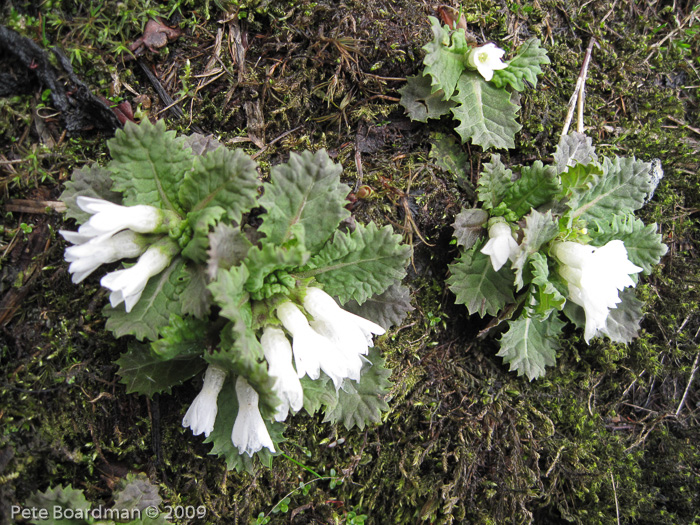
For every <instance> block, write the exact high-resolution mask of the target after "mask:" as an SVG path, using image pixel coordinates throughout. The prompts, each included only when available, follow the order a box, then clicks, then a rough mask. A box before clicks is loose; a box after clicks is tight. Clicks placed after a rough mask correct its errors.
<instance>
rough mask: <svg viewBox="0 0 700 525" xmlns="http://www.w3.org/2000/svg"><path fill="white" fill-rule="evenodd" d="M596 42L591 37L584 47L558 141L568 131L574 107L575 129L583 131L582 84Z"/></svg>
mask: <svg viewBox="0 0 700 525" xmlns="http://www.w3.org/2000/svg"><path fill="white" fill-rule="evenodd" d="M595 44H596V39H595V38H591V41H590V42H589V43H588V48H587V49H586V55H585V56H584V58H583V65H582V66H581V72H580V73H579V75H578V79H577V80H576V87H575V88H574V93H573V94H572V95H571V99H569V111H568V112H567V114H566V119H565V120H564V127H563V128H562V130H561V138H560V139H559V142H561V141H562V139H563V138H564V137H565V136H566V135H567V134H568V133H569V127H570V126H571V121H572V120H573V118H574V108H576V107H578V119H577V131H578V132H579V133H583V104H584V98H585V95H584V85H585V83H586V77H587V76H588V66H589V64H590V62H591V54H592V53H593V46H594V45H595Z"/></svg>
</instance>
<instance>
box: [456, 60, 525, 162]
mask: <svg viewBox="0 0 700 525" xmlns="http://www.w3.org/2000/svg"><path fill="white" fill-rule="evenodd" d="M457 90H458V93H457V94H456V95H454V97H453V100H454V101H455V102H458V103H459V105H458V106H457V107H455V108H452V110H451V111H452V113H453V114H454V116H455V118H456V119H457V120H459V122H460V124H459V126H457V128H456V131H457V133H459V136H460V137H462V142H467V141H468V140H471V141H472V143H474V144H478V145H479V146H481V147H482V148H484V150H487V149H489V148H505V149H507V148H514V147H515V134H516V133H517V132H518V131H520V129H521V128H522V126H521V125H520V124H519V123H518V121H517V120H516V116H517V113H518V111H519V110H520V107H519V106H517V105H516V104H513V103H512V102H511V101H510V93H508V92H507V91H506V90H504V89H500V88H497V87H495V86H493V85H492V84H491V83H490V82H485V81H484V80H483V78H481V76H480V75H479V74H477V73H474V72H465V73H464V74H462V76H461V77H459V82H458V83H457Z"/></svg>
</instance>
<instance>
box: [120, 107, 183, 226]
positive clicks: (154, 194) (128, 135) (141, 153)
mask: <svg viewBox="0 0 700 525" xmlns="http://www.w3.org/2000/svg"><path fill="white" fill-rule="evenodd" d="M108 145H109V151H110V152H111V154H112V162H110V164H109V166H108V168H109V171H111V172H112V180H114V187H113V189H114V190H117V191H121V192H123V193H124V204H125V205H127V206H133V205H135V204H148V205H150V206H155V207H157V208H163V209H166V210H171V211H174V212H176V213H178V214H180V215H183V209H182V205H181V203H180V202H179V199H178V191H179V189H180V187H181V185H182V182H183V179H184V177H185V174H186V173H187V172H189V171H190V170H191V169H192V164H193V162H194V156H193V155H192V152H191V151H190V150H189V149H185V146H184V139H183V138H182V137H179V138H175V132H174V131H166V130H165V121H163V120H159V121H158V122H157V123H156V124H155V126H154V125H153V124H151V123H150V122H149V121H148V119H144V120H143V121H142V122H141V124H139V125H136V124H133V123H132V122H127V123H126V124H125V125H124V129H123V130H118V131H117V133H116V134H115V135H114V138H113V139H111V140H110V141H109V142H108Z"/></svg>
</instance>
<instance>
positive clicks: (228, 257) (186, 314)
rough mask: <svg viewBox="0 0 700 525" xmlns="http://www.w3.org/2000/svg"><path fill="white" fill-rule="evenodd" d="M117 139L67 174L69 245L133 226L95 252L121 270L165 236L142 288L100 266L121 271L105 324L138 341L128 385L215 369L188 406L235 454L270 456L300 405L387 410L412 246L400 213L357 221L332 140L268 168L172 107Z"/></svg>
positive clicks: (240, 463) (126, 360) (197, 422)
mask: <svg viewBox="0 0 700 525" xmlns="http://www.w3.org/2000/svg"><path fill="white" fill-rule="evenodd" d="M109 148H110V152H111V154H112V159H111V161H110V162H109V163H108V164H107V166H106V167H105V168H101V167H97V166H94V167H91V168H88V169H87V170H85V169H83V170H79V171H76V173H75V176H74V179H73V181H71V182H69V183H68V184H67V185H66V190H65V192H64V194H63V196H62V198H63V200H64V202H66V204H67V207H68V216H69V217H72V218H75V219H76V220H77V221H78V222H81V223H82V225H81V226H80V228H79V229H78V232H68V231H66V232H63V234H64V236H65V237H66V239H67V240H69V241H71V242H73V243H74V244H75V245H76V246H73V247H69V248H68V249H67V254H68V251H69V250H72V249H75V248H77V247H81V248H80V250H77V251H76V250H74V252H75V253H78V252H79V253H80V254H82V253H83V252H90V251H95V250H97V248H96V247H95V245H96V243H97V240H99V242H101V243H103V244H104V237H105V236H108V237H110V238H111V236H117V235H119V236H120V237H119V239H121V236H122V234H121V233H118V232H123V231H128V232H130V233H129V236H128V239H127V240H128V241H129V242H131V244H133V245H134V247H133V248H130V251H122V252H121V253H122V255H121V257H119V256H118V252H119V249H120V247H121V246H122V245H123V242H122V244H119V245H118V246H116V247H114V248H113V249H112V251H113V252H114V253H115V254H117V255H115V256H114V257H111V258H110V259H105V258H104V257H103V259H105V260H99V261H98V264H94V266H95V268H97V266H99V262H101V263H103V264H107V263H112V262H116V261H117V260H119V259H120V258H121V259H124V260H125V262H124V263H123V264H124V267H125V269H123V270H117V271H116V272H112V274H115V273H118V272H131V273H135V270H132V268H136V267H139V265H140V266H144V265H145V264H142V258H143V257H144V255H140V254H142V253H143V254H146V253H148V251H149V250H151V249H152V247H153V246H161V245H165V246H166V248H167V250H165V248H163V249H161V251H163V250H165V251H167V257H165V256H161V255H158V257H157V258H156V259H155V260H156V263H157V264H155V263H153V264H151V265H150V266H149V269H150V273H148V272H145V271H141V272H140V273H139V275H140V276H142V280H143V283H142V286H141V285H139V290H137V292H133V291H132V290H131V288H133V286H134V285H133V284H127V283H124V284H119V285H113V283H114V282H115V281H116V282H118V283H121V282H122V281H126V280H127V279H126V278H121V279H117V278H115V277H110V278H107V276H106V277H103V279H102V282H103V285H105V286H106V285H107V284H110V285H113V287H114V289H113V292H112V296H114V301H112V305H111V306H109V307H107V308H106V309H105V314H106V316H107V318H108V319H107V328H108V329H110V330H112V331H113V332H114V334H115V335H116V336H117V337H121V336H134V337H135V338H136V339H137V340H138V341H141V342H136V341H135V342H133V343H132V344H131V345H130V347H129V350H128V351H127V352H126V353H125V354H124V355H123V356H122V357H121V358H120V359H119V361H118V363H119V365H120V370H119V374H120V375H121V378H122V382H123V383H125V384H126V385H127V390H128V392H135V393H140V394H145V395H153V394H155V393H159V392H168V391H170V389H171V388H172V387H173V386H175V385H178V384H180V383H182V382H184V381H187V380H189V379H192V378H194V377H198V376H199V375H200V374H201V372H202V371H204V370H205V369H206V374H204V383H203V387H202V391H201V392H200V395H199V396H198V397H197V400H196V401H195V403H193V405H192V407H191V409H190V410H189V411H188V412H187V415H186V417H185V422H187V426H191V427H192V429H193V431H196V432H197V433H204V434H205V436H206V437H207V440H208V442H211V443H213V449H212V453H214V454H218V455H220V456H222V457H224V458H225V459H226V462H227V465H228V467H229V468H236V469H250V468H251V467H252V465H253V458H254V457H258V458H259V460H261V461H262V463H263V464H267V465H269V464H270V461H271V458H272V457H273V456H274V455H275V454H276V453H278V452H279V445H280V444H281V443H282V442H283V441H284V438H283V436H282V432H283V430H284V424H283V423H282V421H284V420H285V419H286V417H287V415H288V412H298V411H300V410H301V409H302V408H303V409H304V410H305V411H307V412H308V413H310V414H313V413H315V412H316V411H318V410H321V411H322V412H323V413H324V414H325V417H326V420H327V421H331V422H334V423H335V422H337V421H343V423H344V424H345V425H346V427H348V428H351V427H352V426H355V425H357V426H360V427H361V428H362V427H364V425H366V424H368V423H370V422H378V421H380V415H379V414H380V413H381V411H383V410H386V409H387V404H386V396H387V394H388V388H389V385H390V383H389V382H388V379H387V378H388V376H389V375H390V372H389V370H388V369H387V368H386V367H385V363H384V360H383V359H382V357H381V355H380V354H379V352H378V351H377V350H376V349H375V348H373V347H372V345H373V341H374V337H376V336H378V335H381V334H383V333H384V331H385V329H386V328H388V327H389V326H390V325H391V324H396V323H398V322H400V321H401V319H402V318H403V317H404V316H405V315H406V313H407V312H409V311H410V310H411V306H410V302H409V299H408V298H409V293H408V290H407V289H406V288H405V287H403V286H402V285H401V279H402V278H403V276H404V275H405V267H406V265H407V262H408V260H409V257H410V248H409V247H408V246H405V245H403V244H402V243H401V237H400V236H399V235H397V234H395V233H394V232H393V230H392V229H391V227H390V226H385V227H382V228H380V227H378V226H377V225H375V224H374V223H370V224H368V225H363V224H354V223H353V222H348V221H347V219H349V218H350V212H349V211H348V209H347V207H346V205H347V195H348V193H349V191H350V189H349V187H348V186H346V185H345V184H343V183H341V181H340V174H341V171H342V170H341V167H340V166H339V165H337V164H335V163H334V162H333V161H332V160H331V159H330V158H329V157H328V155H327V154H326V152H325V151H318V152H316V153H310V152H303V153H301V154H297V153H291V154H290V158H289V160H288V161H287V162H285V163H283V164H280V165H277V166H275V167H273V168H272V170H271V172H270V175H269V179H268V180H267V181H265V182H263V183H261V182H260V180H259V178H258V169H257V166H256V164H255V162H254V161H253V160H251V159H250V157H248V155H246V154H245V153H243V152H241V151H239V150H233V151H232V150H229V149H227V148H225V147H223V146H222V145H220V144H219V143H218V142H216V141H215V140H214V139H212V138H210V137H202V136H192V137H188V138H182V137H176V136H175V134H174V132H170V131H166V130H165V126H164V124H163V123H162V122H159V123H157V124H155V125H152V124H150V123H148V122H147V121H146V122H144V123H142V124H140V125H134V124H127V125H126V127H125V128H124V130H123V131H120V132H118V133H117V135H116V136H115V138H114V139H112V140H110V142H109ZM86 198H90V199H92V200H87V201H86V200H85V199H86ZM98 201H99V203H102V202H106V204H100V206H102V207H103V208H105V209H108V210H116V211H118V212H119V213H116V212H115V213H113V215H122V216H124V217H129V216H133V213H132V212H133V210H136V209H144V210H145V211H146V212H148V213H147V214H146V215H145V216H147V217H151V216H152V217H154V218H155V219H153V220H152V222H153V224H154V225H155V226H153V227H151V226H149V227H148V228H145V227H143V226H142V223H141V222H139V223H138V224H133V223H132V222H133V221H132V222H129V221H128V220H125V219H121V220H120V222H118V223H116V222H110V220H107V218H105V217H104V216H101V217H97V216H96V214H95V213H94V212H93V211H91V210H92V208H94V207H95V205H94V204H90V205H91V206H92V208H91V207H90V206H87V205H86V202H87V203H94V202H98ZM254 209H255V210H256V213H255V216H254V218H253V216H252V215H251V212H252V211H253V210H254ZM86 210H87V211H86ZM257 210H262V213H259V212H258V211H257ZM166 219H167V220H166ZM103 223H105V224H108V225H107V226H103ZM351 225H353V227H350V226H351ZM98 227H100V228H102V229H101V230H99V231H98V229H99V228H98ZM110 228H111V229H110ZM113 230H114V231H113ZM134 236H136V237H134ZM132 237H134V238H136V239H137V240H138V242H136V241H133V239H132ZM139 243H140V244H139ZM113 244H114V243H113ZM131 244H130V245H129V246H131ZM142 245H143V246H142ZM71 253H73V252H71ZM110 253H112V252H110ZM159 253H160V252H159ZM135 257H139V259H138V261H137V262H136V264H134V265H131V264H130V263H129V262H126V260H128V259H134V258H135ZM72 264H74V263H72ZM158 265H160V266H158ZM79 266H80V265H77V266H76V267H75V268H72V269H71V272H72V273H73V269H75V272H77V271H78V269H81V268H82V266H80V268H79ZM90 268H92V267H90ZM92 270H94V268H92V269H91V270H90V271H92ZM83 273H84V271H83ZM112 274H108V276H109V275H112ZM74 275H75V273H74ZM80 275H81V279H82V278H84V277H82V274H80ZM120 275H121V274H119V276H120ZM111 289H112V288H111ZM112 296H110V298H112ZM122 296H124V297H125V298H126V299H125V301H126V302H125V304H126V305H127V307H126V308H124V307H123V306H122V305H121V304H120V301H118V299H120V298H122ZM345 303H348V309H347V310H345V309H343V308H341V305H344V304H345ZM319 304H323V305H324V306H323V307H319V306H318V305H319ZM350 310H352V312H354V313H350ZM363 316H366V317H367V318H365V317H363ZM373 320H376V321H377V323H379V324H376V323H375V322H374V321H373ZM266 333H267V334H268V335H265V334H266ZM287 347H289V348H288V349H287ZM302 363H303V364H304V366H302ZM223 399H225V400H226V402H225V403H223V402H220V401H218V400H223ZM232 400H233V401H232ZM183 424H184V423H183Z"/></svg>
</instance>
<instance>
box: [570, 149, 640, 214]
mask: <svg viewBox="0 0 700 525" xmlns="http://www.w3.org/2000/svg"><path fill="white" fill-rule="evenodd" d="M602 168H603V176H602V177H601V178H600V180H598V182H597V184H595V186H593V188H591V189H590V190H588V191H585V192H581V193H579V194H576V193H575V194H574V196H573V197H572V198H571V201H570V203H569V207H570V208H571V209H572V217H574V218H576V217H581V218H582V219H583V220H585V221H589V222H593V221H596V220H600V221H607V220H608V217H609V216H611V215H624V214H628V213H632V212H633V211H635V210H637V209H639V208H641V207H642V205H643V204H644V198H645V197H646V195H647V193H649V191H651V174H650V170H651V164H649V163H648V162H642V161H639V160H636V159H635V158H634V157H631V158H619V157H615V158H614V159H613V160H610V159H608V158H606V159H604V160H603V166H602Z"/></svg>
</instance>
